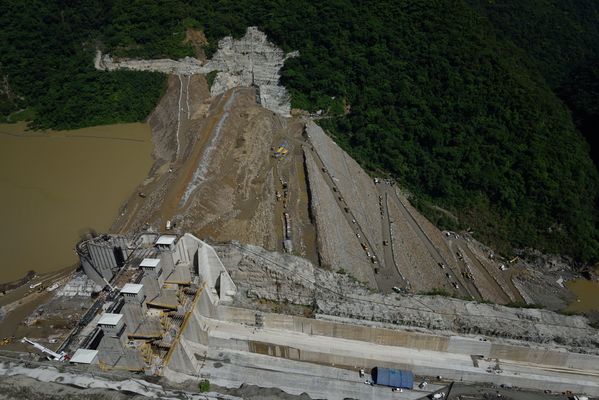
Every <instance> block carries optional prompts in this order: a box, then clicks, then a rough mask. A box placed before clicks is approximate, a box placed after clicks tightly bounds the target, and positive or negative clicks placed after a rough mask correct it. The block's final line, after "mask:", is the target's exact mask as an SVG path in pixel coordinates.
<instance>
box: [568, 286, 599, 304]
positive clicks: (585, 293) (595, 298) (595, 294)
mask: <svg viewBox="0 0 599 400" xmlns="http://www.w3.org/2000/svg"><path fill="white" fill-rule="evenodd" d="M566 286H567V287H568V289H570V291H572V293H574V295H575V296H576V300H574V301H573V302H572V303H570V305H569V306H568V307H567V308H566V311H574V312H585V311H599V282H597V281H589V280H586V279H575V280H573V281H570V282H568V283H567V284H566Z"/></svg>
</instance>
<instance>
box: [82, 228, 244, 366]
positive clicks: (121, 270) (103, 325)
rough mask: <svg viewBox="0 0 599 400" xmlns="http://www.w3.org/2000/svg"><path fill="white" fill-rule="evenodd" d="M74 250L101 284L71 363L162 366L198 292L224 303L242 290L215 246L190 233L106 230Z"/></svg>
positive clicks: (83, 266) (94, 278)
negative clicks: (131, 233)
mask: <svg viewBox="0 0 599 400" xmlns="http://www.w3.org/2000/svg"><path fill="white" fill-rule="evenodd" d="M77 252H78V254H79V257H80V261H81V266H82V268H83V270H84V271H85V273H86V274H87V276H88V277H89V278H90V279H91V280H93V281H94V282H95V283H96V284H98V285H100V286H102V287H104V291H103V292H102V293H101V294H100V296H99V298H98V299H97V301H96V303H97V304H95V305H94V306H95V307H92V310H95V312H96V313H95V315H92V316H90V318H88V319H89V321H88V323H87V324H86V326H85V327H83V329H81V331H80V333H79V335H78V336H77V337H74V338H73V340H72V341H70V346H71V350H75V349H76V351H75V352H74V355H73V357H72V358H71V360H70V361H71V362H72V363H78V364H92V363H97V364H99V365H100V367H102V368H117V369H126V370H130V371H143V372H145V373H147V374H157V373H159V372H160V370H161V369H162V367H163V363H164V360H168V359H169V358H170V352H171V351H172V349H173V346H174V344H175V343H176V342H177V339H178V337H179V335H180V334H181V331H182V326H183V324H184V322H185V320H186V318H187V317H188V315H189V313H190V312H191V311H192V310H193V306H194V304H195V302H196V301H197V299H198V297H199V293H200V292H201V291H202V290H208V291H210V292H211V293H212V294H213V295H214V296H216V298H217V299H218V301H220V302H224V303H227V302H229V301H231V300H232V297H233V296H234V295H235V293H236V290H237V289H236V286H235V284H234V283H233V281H232V280H231V278H230V277H229V275H228V273H227V272H226V270H225V268H224V266H223V265H222V263H221V262H220V260H219V259H218V256H217V255H216V253H215V251H214V249H213V248H212V247H211V246H209V245H208V244H207V243H205V242H203V241H201V240H199V239H198V238H196V237H194V236H193V235H191V234H185V235H182V236H179V235H172V234H169V235H160V234H157V233H142V234H140V235H138V236H137V237H135V238H133V239H128V238H126V237H123V236H113V235H102V236H99V237H96V238H92V239H89V240H85V241H82V242H80V243H79V244H78V245H77Z"/></svg>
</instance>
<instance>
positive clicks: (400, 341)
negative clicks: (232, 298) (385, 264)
mask: <svg viewBox="0 0 599 400" xmlns="http://www.w3.org/2000/svg"><path fill="white" fill-rule="evenodd" d="M214 298H215V296H214V295H213V294H210V293H208V292H207V291H205V292H203V293H202V294H201V297H200V299H199V301H198V303H197V306H196V307H195V309H194V310H193V313H192V316H191V320H190V321H189V324H188V327H187V329H186V331H185V332H184V334H183V338H182V340H181V341H180V342H179V343H178V344H177V346H178V347H180V348H181V349H176V351H175V352H174V353H173V357H172V359H171V362H170V363H169V365H168V366H167V368H168V369H169V370H171V371H176V372H181V373H187V374H189V373H190V371H192V370H193V371H195V372H194V373H199V369H198V368H199V367H198V363H197V360H195V359H194V354H193V352H192V351H191V350H189V349H186V347H185V346H186V344H187V341H189V342H195V343H201V344H203V345H206V346H210V347H213V348H227V349H231V350H236V351H242V352H252V353H259V354H265V355H269V356H273V357H283V358H287V359H291V360H297V361H304V362H310V363H318V364H324V365H335V366H339V367H350V368H354V367H356V366H365V365H367V366H373V365H378V366H382V367H389V368H406V369H411V370H412V371H413V372H414V373H415V374H417V375H429V376H430V375H442V376H444V377H446V378H449V379H453V380H456V381H469V382H494V383H496V384H502V383H503V384H510V385H514V386H519V387H524V388H536V389H550V390H553V391H563V390H572V391H579V392H585V393H588V394H590V395H599V386H597V385H596V382H595V381H596V378H594V379H588V380H585V379H584V376H581V378H580V379H577V378H576V376H575V375H573V376H572V377H569V378H568V381H567V382H565V381H562V380H560V377H559V376H558V375H553V376H551V378H549V377H542V376H534V375H533V376H532V377H531V376H530V375H529V377H522V376H503V375H501V374H490V373H488V372H486V370H485V369H484V368H481V367H475V366H474V365H473V366H472V367H471V368H467V367H466V368H464V367H461V369H460V370H455V369H451V366H449V367H443V366H442V365H441V364H442V363H436V362H435V359H434V357H435V356H434V353H431V359H430V360H429V363H428V365H425V366H419V365H413V364H411V361H410V360H409V359H404V360H394V361H393V362H384V361H381V360H377V359H370V358H369V356H368V355H362V356H355V355H351V354H338V353H334V352H321V351H310V350H309V349H306V348H294V347H292V346H284V345H277V344H272V343H263V342H257V341H253V340H247V339H239V338H222V337H214V336H211V335H210V333H209V331H208V329H207V325H206V322H205V321H204V320H205V318H210V319H216V320H223V321H225V320H226V321H229V322H237V323H241V324H246V325H254V324H255V318H256V311H255V310H248V309H241V308H236V307H230V306H223V305H215V304H214V303H215V301H213V299H214ZM263 326H264V328H268V329H280V330H288V331H293V332H299V333H304V334H309V335H318V336H328V337H335V338H342V339H349V340H357V341H363V342H368V343H375V344H380V345H388V346H397V347H405V348H412V349H415V350H430V351H436V352H447V353H454V354H461V355H463V356H467V357H470V356H471V355H482V356H483V358H498V359H500V361H501V362H505V363H509V362H510V361H514V362H527V363H532V364H541V365H545V366H547V369H551V368H553V367H557V369H559V367H565V368H573V369H581V370H582V369H584V370H595V371H599V357H597V356H591V355H584V354H574V353H568V352H565V351H563V352H559V351H555V350H547V349H541V348H528V347H524V346H515V345H507V344H498V343H491V342H488V341H482V340H479V339H476V338H467V337H460V336H451V337H446V336H439V335H431V334H425V333H420V332H406V331H399V330H392V329H385V328H379V327H368V326H361V325H350V324H345V323H340V322H334V321H325V320H315V319H309V318H304V317H298V316H290V315H280V314H268V313H266V314H264V315H263ZM190 367H191V368H192V369H189V368H190ZM543 378H545V379H543Z"/></svg>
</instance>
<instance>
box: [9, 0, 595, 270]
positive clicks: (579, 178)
mask: <svg viewBox="0 0 599 400" xmlns="http://www.w3.org/2000/svg"><path fill="white" fill-rule="evenodd" d="M1 2H2V5H3V7H2V9H3V10H4V13H3V14H2V15H0V25H1V26H2V29H1V30H0V46H1V48H0V74H1V78H2V81H3V82H4V86H3V87H1V88H0V90H2V92H1V94H2V95H1V96H0V112H1V113H3V114H5V115H6V114H9V113H10V112H13V111H15V110H18V109H21V108H25V107H30V108H32V109H33V110H34V111H35V119H34V120H33V123H34V125H35V126H39V127H52V128H61V129H62V128H71V127H77V126H85V125H93V124H99V123H108V122H116V121H132V120H140V119H143V118H144V117H145V116H146V115H147V114H148V113H149V112H150V110H151V109H152V107H153V105H154V104H155V103H156V102H157V100H158V98H159V97H160V95H161V93H162V90H163V87H164V77H162V76H160V75H158V74H150V73H137V72H118V73H110V74H109V73H103V72H98V71H95V70H94V69H93V65H92V59H93V53H94V51H95V49H96V48H100V49H103V50H106V51H109V52H111V53H113V54H117V55H121V56H129V57H175V58H178V57H182V56H185V55H189V54H191V47H190V46H189V45H186V44H184V43H183V41H182V39H183V37H184V32H185V29H186V28H187V27H190V26H192V27H195V28H197V29H202V30H203V31H204V33H205V34H206V36H207V38H208V39H209V46H208V48H207V52H208V53H210V52H212V51H214V49H215V48H216V46H217V41H218V40H219V39H220V38H222V37H223V36H225V35H229V34H232V35H234V36H240V35H241V34H243V33H244V32H245V29H246V27H247V26H251V25H257V26H258V27H259V28H260V29H262V30H264V31H265V32H266V33H267V34H268V35H269V37H270V38H271V40H272V41H273V42H275V43H276V44H278V45H279V46H281V47H283V48H284V49H285V50H287V51H289V50H299V51H300V54H301V56H300V57H298V58H294V59H290V60H288V61H287V62H286V64H285V67H284V69H283V83H284V84H285V85H286V86H287V87H288V89H289V90H290V92H291V94H292V99H293V106H295V107H299V108H303V109H307V110H311V111H315V110H319V109H323V110H326V111H328V112H329V114H330V115H331V116H332V118H330V119H327V120H323V121H324V122H323V125H324V127H325V128H326V129H327V130H328V131H329V133H330V134H332V135H334V136H335V137H336V138H337V140H338V141H339V142H340V144H341V145H343V146H344V147H345V149H346V150H347V151H348V152H349V153H350V154H351V155H352V156H354V157H355V158H356V159H357V160H358V161H359V162H360V163H361V164H362V165H363V166H364V167H365V168H367V169H369V170H371V171H378V172H380V173H387V174H390V175H392V176H393V177H395V178H397V179H398V180H399V181H400V182H401V183H402V184H403V185H405V186H407V187H408V188H409V189H410V190H411V191H412V192H413V193H415V194H416V196H417V198H418V201H417V204H419V205H420V207H421V209H422V210H423V212H425V213H426V214H427V215H428V216H429V217H430V218H431V219H433V220H434V221H435V222H437V223H439V224H441V225H443V224H449V223H450V222H451V224H454V223H455V221H453V220H452V221H448V220H447V218H442V217H440V214H439V213H435V211H434V210H435V208H434V207H430V204H436V205H439V206H441V207H444V208H446V209H448V210H449V211H451V212H452V213H453V214H455V215H456V216H457V217H458V221H459V222H458V223H459V224H460V226H461V227H462V228H466V227H469V228H471V229H473V230H474V231H475V233H476V234H477V235H478V237H480V238H481V239H483V240H486V241H488V242H490V243H491V244H493V245H495V246H496V247H498V248H499V249H502V250H504V251H509V250H510V249H511V248H513V247H514V246H516V247H527V246H530V247H535V248H539V249H541V250H544V251H548V252H554V253H561V254H567V255H571V256H573V257H575V258H576V259H578V260H580V261H583V262H588V261H592V260H597V259H598V257H599V243H598V240H599V234H598V230H597V227H598V224H597V222H598V215H597V208H596V205H597V201H598V190H599V185H598V183H599V179H598V175H597V170H596V168H595V166H594V165H593V163H592V162H591V159H590V157H589V147H588V144H587V143H586V142H585V140H584V138H583V136H582V135H581V134H580V132H579V131H578V130H577V129H576V126H575V125H574V122H576V124H577V126H578V127H579V128H580V127H581V126H582V125H581V124H582V123H581V122H580V118H583V119H584V116H585V115H587V114H588V113H591V114H592V113H593V112H595V113H596V105H597V97H596V96H597V92H596V90H597V89H596V88H597V87H596V84H597V79H595V78H596V69H595V68H592V67H590V65H591V64H590V60H592V59H593V60H594V59H596V58H595V57H596V56H597V53H596V52H595V50H594V49H595V48H596V47H595V46H596V44H597V43H599V35H598V33H597V25H596V21H597V19H596V15H597V9H598V6H597V5H596V4H597V3H596V2H594V1H593V0H580V1H578V0H576V1H574V0H572V1H567V2H563V1H558V0H535V1H527V2H521V1H517V0H502V1H499V0H497V1H493V2H488V1H484V2H483V1H482V0H480V1H475V0H469V1H466V0H410V1H407V0H406V1H397V0H382V1H377V2H364V1H350V0H329V1H326V2H325V1H318V2H313V1H307V0H293V1H292V0H264V1H261V2H255V1H249V0H220V1H207V0H160V1H154V2H148V1H141V0H132V1H127V2H124V1H116V0H110V1H99V0H82V1H80V2H77V3H76V4H70V3H69V2H64V1H57V0H54V1H48V2H42V1H39V0H34V1H31V2H29V3H28V4H27V5H26V6H23V4H22V3H21V2H17V1H16V0H1ZM558 3H559V4H560V5H557V4H558ZM564 15H566V16H567V17H568V18H567V20H565V22H564V21H561V19H560V18H562V17H563V16H564ZM593 16H595V17H593ZM593 18H595V19H594V21H595V22H593ZM555 21H561V22H560V24H559V29H558V31H557V32H555V33H552V34H551V35H546V34H545V33H546V32H545V31H547V32H548V31H549V30H550V27H553V26H554V24H555ZM530 26H533V27H534V26H537V27H539V28H538V29H540V30H539V31H537V30H536V29H537V28H530ZM541 28H542V29H541ZM573 58H579V59H584V60H589V62H587V63H581V65H578V66H577V67H576V68H572V67H571V66H570V65H569V64H570V61H571V60H572V59H573ZM549 59H552V60H553V63H552V64H551V65H548V62H547V60H549ZM595 65H596V64H595ZM569 77H575V78H574V79H570V78H569ZM556 93H557V94H559V96H560V97H561V98H560V97H558V96H557V95H556ZM564 101H565V102H566V104H564ZM346 106H347V107H346ZM568 107H570V108H568ZM347 109H349V112H347V113H345V112H344V110H347ZM578 110H582V111H578ZM572 112H575V118H574V122H573V118H572ZM585 113H587V114H585ZM592 115H596V114H592ZM584 121H588V118H587V119H584Z"/></svg>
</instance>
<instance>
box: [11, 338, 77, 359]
mask: <svg viewBox="0 0 599 400" xmlns="http://www.w3.org/2000/svg"><path fill="white" fill-rule="evenodd" d="M21 343H27V344H30V345H32V346H33V347H35V348H36V349H37V350H39V351H41V352H42V353H43V354H45V355H46V358H48V360H52V361H65V360H68V359H69V358H70V357H69V355H68V354H67V353H65V352H64V351H61V352H60V353H56V352H54V351H52V350H50V349H49V348H47V347H44V346H42V345H41V344H39V343H36V342H34V341H33V340H29V339H27V338H26V337H24V338H23V339H21Z"/></svg>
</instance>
